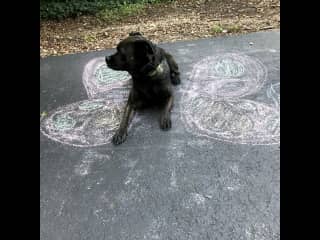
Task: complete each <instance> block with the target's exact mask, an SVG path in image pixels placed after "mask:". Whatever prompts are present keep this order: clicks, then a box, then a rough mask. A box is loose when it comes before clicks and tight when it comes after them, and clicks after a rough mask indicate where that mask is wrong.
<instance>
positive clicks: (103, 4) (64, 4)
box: [40, 0, 175, 20]
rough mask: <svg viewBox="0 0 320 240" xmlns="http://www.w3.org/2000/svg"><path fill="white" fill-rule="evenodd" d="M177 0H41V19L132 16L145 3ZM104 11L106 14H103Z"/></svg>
mask: <svg viewBox="0 0 320 240" xmlns="http://www.w3.org/2000/svg"><path fill="white" fill-rule="evenodd" d="M174 1H175V0H40V20H63V19H65V18H75V17H79V16H82V15H96V14H97V13H98V15H99V16H105V18H106V19H112V18H115V19H117V17H112V15H117V14H120V15H122V16H128V15H129V16H130V15H132V14H135V13H138V9H141V6H143V5H144V4H153V3H160V2H174ZM103 13H104V14H103Z"/></svg>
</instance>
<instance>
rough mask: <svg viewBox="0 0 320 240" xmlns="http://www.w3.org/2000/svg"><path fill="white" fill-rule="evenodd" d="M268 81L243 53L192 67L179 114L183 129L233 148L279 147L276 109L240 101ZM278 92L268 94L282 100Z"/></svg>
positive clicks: (258, 64)
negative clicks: (274, 145) (184, 126)
mask: <svg viewBox="0 0 320 240" xmlns="http://www.w3.org/2000/svg"><path fill="white" fill-rule="evenodd" d="M266 79H267V70H266V68H265V66H264V65H263V64H262V63H261V62H260V61H259V60H257V59H254V58H252V57H249V56H246V55H244V54H238V53H227V54H217V55H215V56H213V57H207V58H204V59H202V60H201V61H199V62H198V63H197V64H195V66H194V68H193V70H192V72H191V74H190V79H189V80H190V81H189V85H188V87H187V89H186V90H185V91H183V100H182V101H181V109H182V110H181V111H180V112H181V118H182V121H183V123H184V124H185V125H186V128H187V130H188V131H189V132H191V133H193V134H196V135H197V136H204V137H208V138H213V139H216V140H221V141H226V142H231V143H239V144H252V145H269V144H277V143H279V140H280V116H279V115H280V114H279V111H278V109H277V106H276V105H268V104H265V103H262V102H257V101H252V100H247V99H244V98H243V97H245V96H248V95H251V94H254V93H257V92H258V91H259V90H260V89H261V88H262V87H263V86H264V85H265V82H266ZM278 88H280V83H279V84H274V85H271V87H270V89H269V90H268V91H269V92H270V93H269V95H270V97H272V99H278V96H280V95H277V89H278ZM269 95H268V96H269ZM276 102H277V103H279V104H280V101H278V100H277V101H276Z"/></svg>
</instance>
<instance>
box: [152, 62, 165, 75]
mask: <svg viewBox="0 0 320 240" xmlns="http://www.w3.org/2000/svg"><path fill="white" fill-rule="evenodd" d="M161 73H163V62H161V63H160V64H159V65H158V66H157V67H156V69H155V70H153V71H151V72H150V73H148V76H149V77H154V76H155V75H157V74H161Z"/></svg>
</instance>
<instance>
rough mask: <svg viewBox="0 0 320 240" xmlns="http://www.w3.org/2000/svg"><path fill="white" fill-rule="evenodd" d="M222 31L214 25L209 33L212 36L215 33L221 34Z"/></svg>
mask: <svg viewBox="0 0 320 240" xmlns="http://www.w3.org/2000/svg"><path fill="white" fill-rule="evenodd" d="M222 31H223V28H222V27H221V26H219V25H214V26H213V27H212V28H211V33H213V34H216V33H222Z"/></svg>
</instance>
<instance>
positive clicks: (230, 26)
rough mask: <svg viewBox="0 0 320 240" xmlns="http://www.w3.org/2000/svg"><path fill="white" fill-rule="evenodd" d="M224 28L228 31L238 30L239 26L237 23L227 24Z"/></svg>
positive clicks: (234, 31)
mask: <svg viewBox="0 0 320 240" xmlns="http://www.w3.org/2000/svg"><path fill="white" fill-rule="evenodd" d="M225 29H226V30H227V31H228V32H230V33H236V32H240V30H241V27H240V26H239V25H228V26H225Z"/></svg>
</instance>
